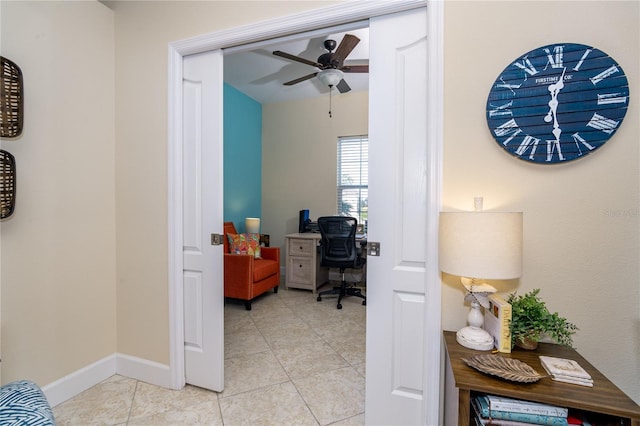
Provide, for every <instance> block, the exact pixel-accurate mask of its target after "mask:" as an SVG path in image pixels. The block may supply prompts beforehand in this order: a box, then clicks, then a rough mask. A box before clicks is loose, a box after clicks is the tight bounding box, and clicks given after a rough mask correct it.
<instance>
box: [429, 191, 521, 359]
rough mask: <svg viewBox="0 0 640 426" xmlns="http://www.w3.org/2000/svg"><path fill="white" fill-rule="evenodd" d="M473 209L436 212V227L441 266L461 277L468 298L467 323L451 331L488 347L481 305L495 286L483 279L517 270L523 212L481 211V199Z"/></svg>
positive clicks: (463, 339) (490, 342)
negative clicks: (483, 327)
mask: <svg viewBox="0 0 640 426" xmlns="http://www.w3.org/2000/svg"><path fill="white" fill-rule="evenodd" d="M475 204H476V211H473V212H441V213H440V231H439V263H440V270H441V271H442V272H446V273H448V274H451V275H458V276H459V277H461V282H462V285H463V286H464V287H465V288H466V290H467V294H466V295H465V300H466V301H469V302H471V310H470V311H469V316H468V318H467V323H468V324H469V325H468V326H467V327H464V328H462V329H460V330H459V331H458V332H457V333H456V340H457V341H458V343H460V344H461V345H462V346H465V347H467V348H471V349H476V350H491V349H493V338H492V337H491V335H489V333H487V332H486V331H485V330H483V329H482V326H483V323H484V317H483V314H482V311H481V310H480V306H483V307H485V308H487V307H488V296H489V294H491V293H495V291H496V289H495V288H494V287H493V286H491V285H489V284H486V283H484V282H482V280H483V279H495V280H508V279H515V278H519V277H520V275H521V274H522V213H521V212H519V213H507V212H504V213H503V212H483V211H482V199H481V198H477V199H476V202H475Z"/></svg>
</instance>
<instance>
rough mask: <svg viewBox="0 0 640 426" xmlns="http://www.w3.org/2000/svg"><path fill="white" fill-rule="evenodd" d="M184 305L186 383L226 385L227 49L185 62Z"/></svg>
mask: <svg viewBox="0 0 640 426" xmlns="http://www.w3.org/2000/svg"><path fill="white" fill-rule="evenodd" d="M183 64H184V65H183V90H182V92H183V100H182V105H183V129H182V130H183V131H182V135H183V144H182V146H183V149H182V161H183V167H182V170H183V191H182V192H183V200H182V206H183V230H182V233H183V303H184V339H185V341H184V351H185V353H184V357H185V378H186V382H187V383H189V384H192V385H196V386H199V387H203V388H207V389H211V390H215V391H222V389H223V386H224V310H223V308H222V307H223V305H224V286H223V264H222V262H223V260H222V256H223V253H222V250H223V249H222V247H223V246H212V245H211V234H212V233H221V228H222V163H223V159H222V53H221V51H219V50H217V51H212V52H207V53H201V54H197V55H190V56H186V57H185V58H184V62H183Z"/></svg>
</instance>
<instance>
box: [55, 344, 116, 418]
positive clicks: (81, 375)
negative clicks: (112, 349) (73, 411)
mask: <svg viewBox="0 0 640 426" xmlns="http://www.w3.org/2000/svg"><path fill="white" fill-rule="evenodd" d="M116 364H117V362H116V354H112V355H109V356H107V357H104V358H102V359H101V360H98V361H96V362H94V363H93V364H90V365H87V366H86V367H84V368H81V369H80V370H77V371H74V372H73V373H71V374H68V375H66V376H64V377H62V378H60V379H58V380H56V381H55V382H53V383H49V384H48V385H46V386H43V387H42V391H43V392H44V394H45V396H46V397H47V400H48V401H49V404H51V406H52V407H55V406H56V405H58V404H60V403H62V402H64V401H66V400H68V399H70V398H73V397H74V396H76V395H78V394H80V393H81V392H84V391H85V390H87V389H89V388H90V387H92V386H95V385H97V384H98V383H100V382H102V381H104V380H106V379H108V378H109V377H111V376H113V375H114V374H116Z"/></svg>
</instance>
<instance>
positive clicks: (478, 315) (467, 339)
mask: <svg viewBox="0 0 640 426" xmlns="http://www.w3.org/2000/svg"><path fill="white" fill-rule="evenodd" d="M467 323H468V324H469V325H468V326H467V327H464V328H462V329H460V330H459V331H458V332H457V333H456V340H457V341H458V343H460V344H461V345H462V346H464V347H465V348H469V349H475V350H477V351H490V350H491V349H493V337H491V335H490V334H489V333H487V332H486V331H485V330H484V329H482V328H481V327H482V325H483V324H484V317H483V315H482V312H481V311H480V304H479V303H478V302H475V301H473V302H471V310H470V311H469V316H468V317H467Z"/></svg>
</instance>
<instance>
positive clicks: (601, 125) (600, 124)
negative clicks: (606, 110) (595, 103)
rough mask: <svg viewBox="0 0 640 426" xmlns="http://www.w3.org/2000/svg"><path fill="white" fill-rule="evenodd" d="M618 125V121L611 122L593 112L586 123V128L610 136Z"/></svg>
mask: <svg viewBox="0 0 640 426" xmlns="http://www.w3.org/2000/svg"><path fill="white" fill-rule="evenodd" d="M618 124H620V122H619V121H615V120H612V119H610V118H607V117H605V116H602V115H600V114H598V113H597V112H595V113H593V117H591V120H589V122H588V123H587V126H589V127H593V128H594V129H597V130H602V131H603V132H605V133H606V134H608V135H610V134H611V133H613V131H614V130H616V127H618Z"/></svg>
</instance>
